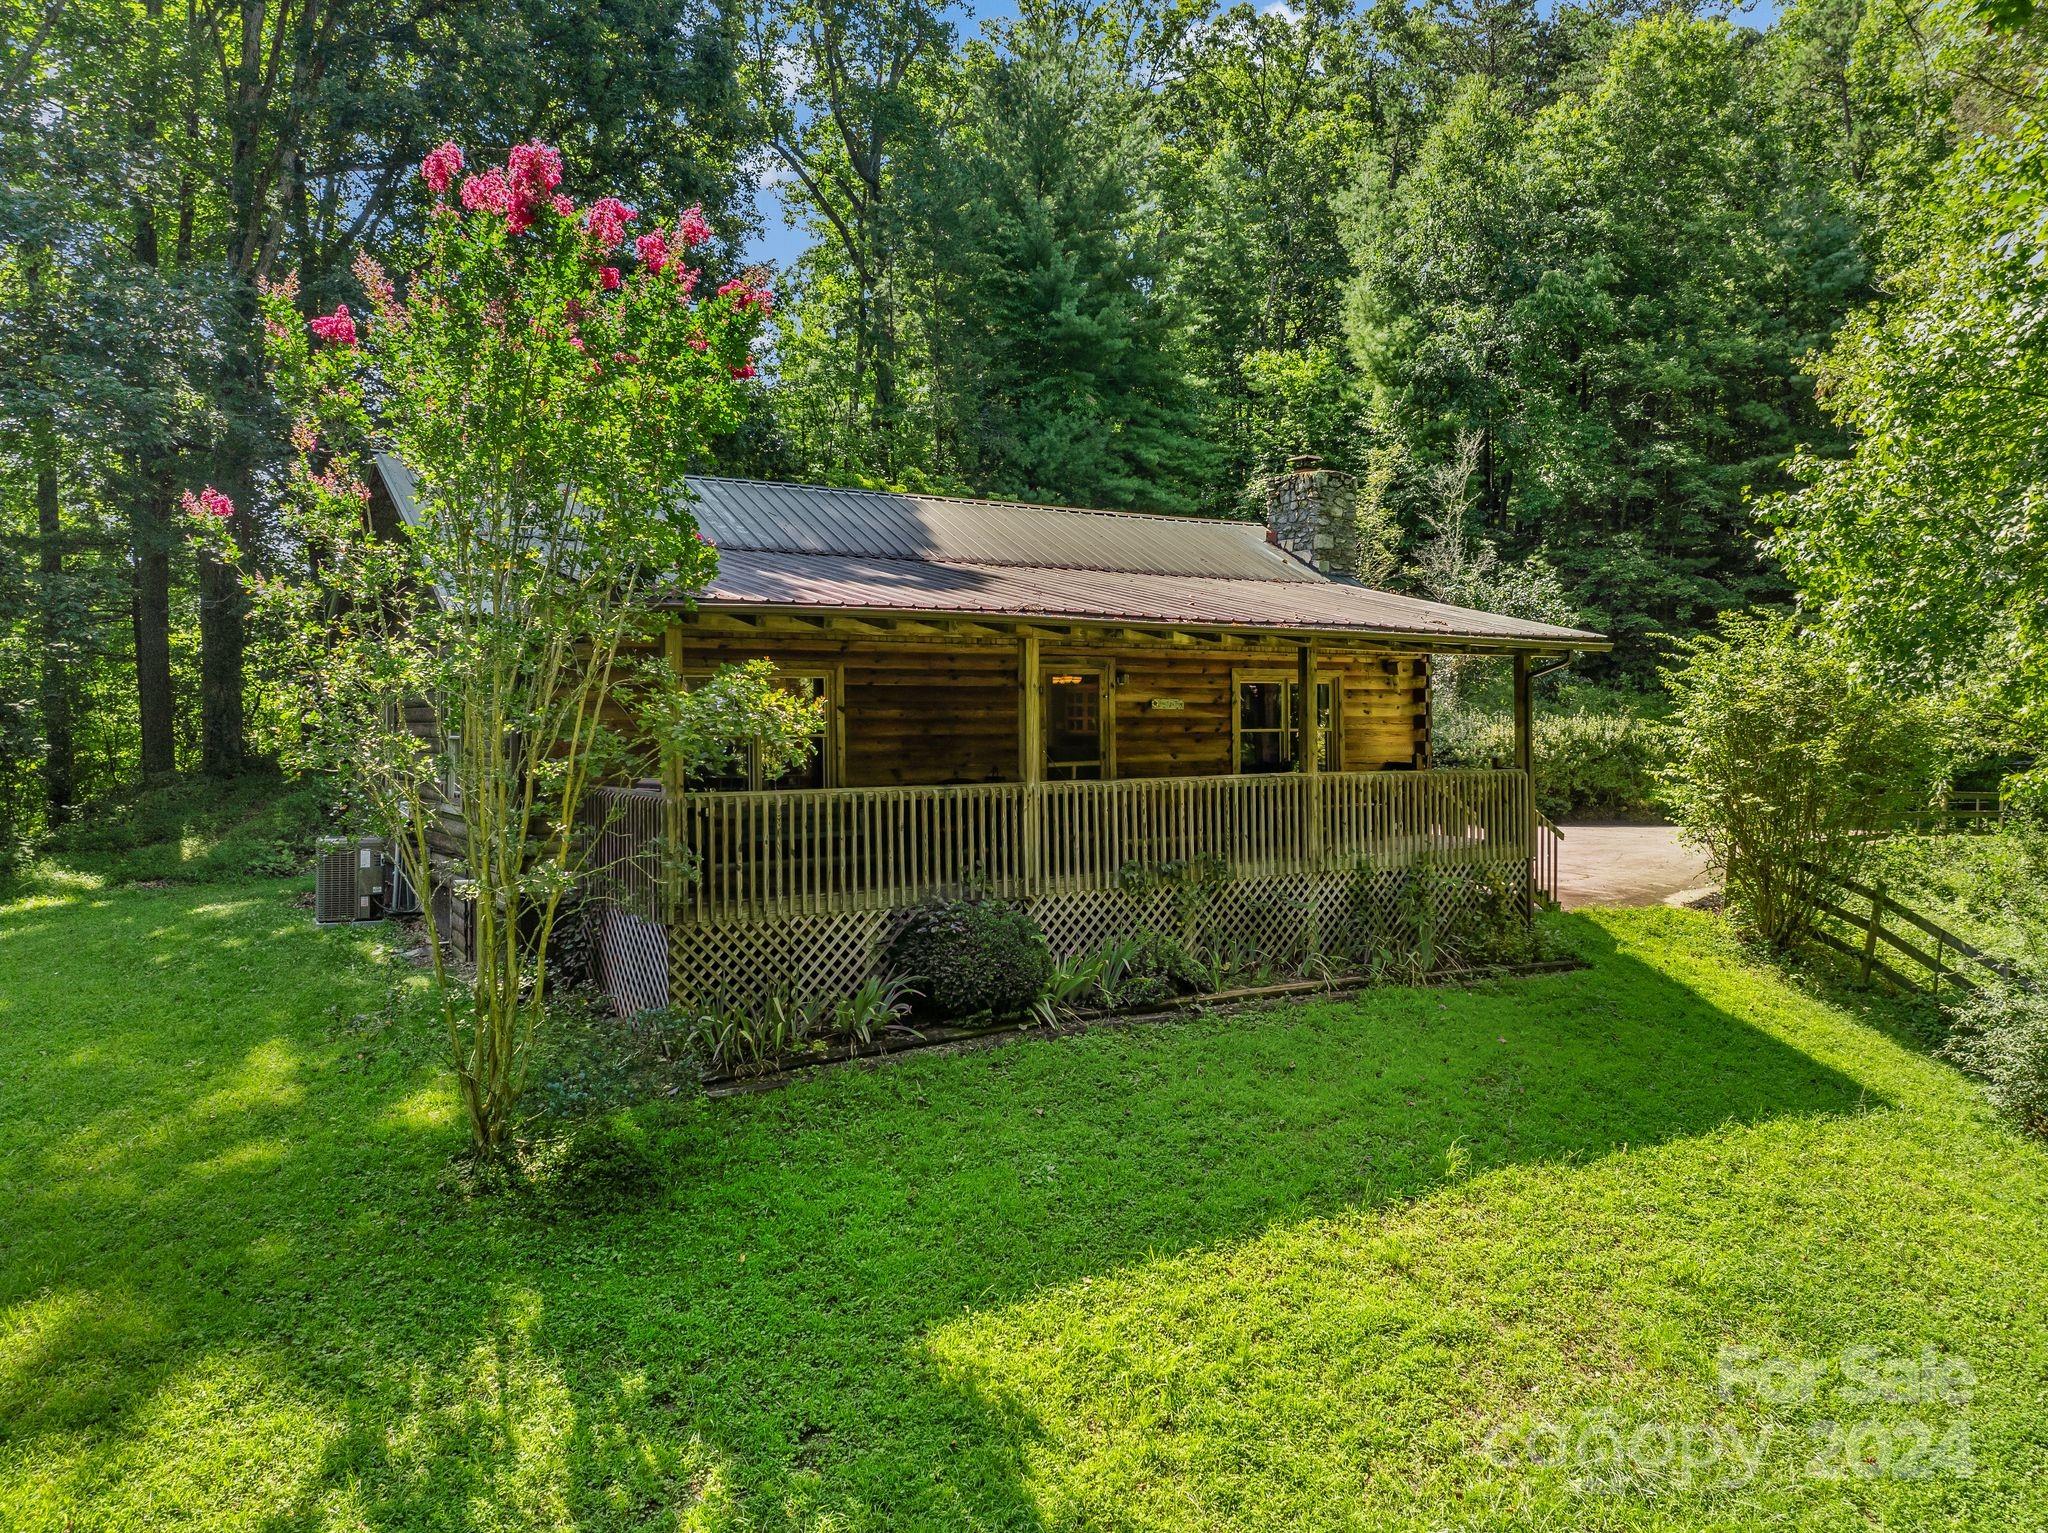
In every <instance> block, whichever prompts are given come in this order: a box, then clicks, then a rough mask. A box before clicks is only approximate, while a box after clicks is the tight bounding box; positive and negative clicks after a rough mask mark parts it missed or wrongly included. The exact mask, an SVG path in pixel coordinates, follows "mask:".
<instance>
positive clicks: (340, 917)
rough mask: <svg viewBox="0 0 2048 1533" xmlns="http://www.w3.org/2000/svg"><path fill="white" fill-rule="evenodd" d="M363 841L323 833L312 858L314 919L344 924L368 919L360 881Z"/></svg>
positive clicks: (325, 923) (327, 924)
mask: <svg viewBox="0 0 2048 1533" xmlns="http://www.w3.org/2000/svg"><path fill="white" fill-rule="evenodd" d="M361 851H362V844H361V842H360V841H359V840H357V839H356V838H355V837H353V836H322V837H321V838H320V840H319V842H318V844H317V846H316V847H315V854H316V855H315V857H314V862H313V919H314V920H315V921H317V922H319V923H320V924H321V925H322V926H341V925H345V924H347V923H348V922H350V921H360V920H365V919H367V917H366V915H365V914H364V913H363V911H362V907H361V905H360V903H359V901H360V892H359V891H360V885H359V883H358V873H359V871H360V870H359V868H358V866H357V864H358V862H359V860H360V854H361Z"/></svg>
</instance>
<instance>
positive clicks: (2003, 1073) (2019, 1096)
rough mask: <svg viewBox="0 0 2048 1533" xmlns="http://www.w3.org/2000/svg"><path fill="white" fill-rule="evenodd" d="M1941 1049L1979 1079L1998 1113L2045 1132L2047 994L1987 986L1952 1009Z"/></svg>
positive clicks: (2047, 1116) (2047, 1110)
mask: <svg viewBox="0 0 2048 1533" xmlns="http://www.w3.org/2000/svg"><path fill="white" fill-rule="evenodd" d="M1952 1027H1953V1031H1952V1032H1951V1034H1950V1036H1949V1040H1948V1042H1947V1043H1945V1044H1944V1045H1943V1046H1942V1050H1941V1052H1942V1053H1943V1055H1945V1056H1946V1057H1947V1058H1949V1059H1951V1060H1953V1061H1954V1062H1955V1063H1956V1064H1958V1065H1960V1066H1962V1068H1963V1069H1965V1070H1967V1071H1968V1072H1969V1073H1970V1074H1972V1075H1974V1076H1976V1077H1978V1078H1979V1079H1980V1080H1982V1081H1983V1083H1984V1094H1985V1095H1986V1096H1988V1097H1989V1098H1990V1099H1991V1105H1992V1106H1993V1107H1995V1108H1997V1109H1998V1111H1999V1113H2000V1115H2001V1116H2003V1117H2005V1118H2007V1119H2009V1120H2011V1121H2012V1122H2014V1123H2016V1124H2018V1125H2019V1126H2020V1127H2021V1128H2023V1129H2025V1130H2026V1131H2027V1132H2028V1133H2031V1134H2039V1135H2042V1136H2044V1137H2048V994H2042V993H2040V992H2030V991H2026V990H2022V989H2021V988H2019V987H2018V986H2017V985H2011V984H2003V985H1994V986H1990V987H1987V988H1986V989H1983V990H1980V991H1979V992H1978V993H1977V994H1975V995H1973V996H1971V997H1969V998H1968V999H1967V1000H1965V1001H1964V1002H1963V1003H1962V1004H1961V1005H1960V1006H1958V1007H1957V1008H1956V1009H1955V1012H1954V1015H1953V1023H1952Z"/></svg>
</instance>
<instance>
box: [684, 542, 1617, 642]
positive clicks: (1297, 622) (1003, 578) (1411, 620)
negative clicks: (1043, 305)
mask: <svg viewBox="0 0 2048 1533" xmlns="http://www.w3.org/2000/svg"><path fill="white" fill-rule="evenodd" d="M698 600H699V601H701V602H702V603H704V604H705V605H707V606H740V607H790V608H797V609H811V610H841V611H864V612H906V613H908V612H926V613H946V614H950V615H958V616H976V615H979V616H988V617H1048V618H1072V619H1077V620H1100V621H1112V622H1131V623H1154V624H1170V625H1184V626H1193V627H1203V626H1212V625H1213V626H1217V627H1230V628H1274V629H1287V630H1315V629H1325V630H1330V631H1341V632H1356V633H1387V634H1401V635H1407V636H1416V637H1424V638H1429V637H1436V638H1445V639H1484V640H1497V641H1501V642H1505V643H1521V644H1544V645H1553V646H1556V647H1560V648H1580V647H1584V646H1587V645H1603V644H1604V643H1605V642H1606V641H1605V640H1604V639H1602V638H1601V637H1600V636H1599V635H1598V634H1593V633H1588V632H1585V631H1583V630H1581V629H1575V628H1561V627H1557V626H1555V625H1553V624H1549V623H1533V622H1528V621H1525V620H1523V619H1520V618H1511V617H1501V616H1498V615H1496V614H1493V613H1486V612H1475V611H1471V610H1468V609H1466V608H1463V607H1450V606H1445V605H1443V604H1442V603H1440V602H1430V601H1423V600H1421V599H1419V598H1417V597H1412V596H1398V595H1395V594H1394V593H1392V592H1388V591H1375V590H1372V589H1370V588H1368V587H1366V586H1360V585H1354V584H1350V583H1347V582H1342V581H1314V582H1307V583H1286V584H1282V583H1278V582H1273V581H1263V580H1225V579H1214V578H1201V577H1183V576H1157V575H1144V574H1123V573H1113V572H1104V571H1094V570H1064V569H1051V568H1043V567H1040V568H1032V567H1020V566H1002V567H997V566H988V565H966V564H936V563H930V562H926V561H916V560H884V559H850V558H845V557H843V556H837V555H833V556H825V557H820V556H816V555H807V554H780V553H761V552H757V551H752V550H744V549H727V550H722V551H721V553H720V556H719V573H718V577H717V579H716V580H714V581H713V582H712V584H711V585H710V586H709V587H708V588H707V589H706V590H705V591H703V592H702V593H701V594H700V595H699V597H698Z"/></svg>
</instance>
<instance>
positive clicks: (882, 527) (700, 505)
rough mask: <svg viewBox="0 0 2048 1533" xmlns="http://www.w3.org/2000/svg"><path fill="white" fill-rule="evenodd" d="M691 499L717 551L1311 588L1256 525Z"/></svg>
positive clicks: (771, 494) (802, 488) (999, 508)
mask: <svg viewBox="0 0 2048 1533" xmlns="http://www.w3.org/2000/svg"><path fill="white" fill-rule="evenodd" d="M690 489H691V490H692V491H693V492H694V493H695V496H696V499H695V500H694V501H693V502H692V504H691V506H690V512H691V514H692V515H693V516H695V517H696V518H697V525H698V527H699V528H701V529H702V530H703V533H704V536H705V537H707V538H709V539H710V540H711V541H712V542H713V543H715V544H717V545H718V547H720V548H746V549H754V550H757V551H759V552H762V553H781V554H852V555H856V556H859V557H863V558H869V559H910V560H916V561H919V562H923V563H938V564H1000V565H1021V566H1026V567H1029V568H1032V569H1054V570H1117V571H1120V572H1122V573H1124V574H1130V575H1206V576H1213V577H1216V578H1218V579H1226V580H1282V581H1290V582H1294V583H1296V584H1307V583H1310V582H1313V581H1315V580H1316V579H1318V578H1319V577H1318V576H1317V574H1316V572H1315V571H1314V570H1312V569H1309V568H1308V567H1307V566H1306V565H1303V564H1301V563H1300V562H1299V561H1297V560H1295V559H1293V558H1291V557H1290V556H1289V555H1287V554H1286V553H1283V552H1282V551H1281V550H1280V549H1278V548H1275V547H1274V546H1273V545H1272V544H1270V543H1268V542H1267V541H1266V529H1265V528H1264V526H1262V525H1260V524H1259V523H1257V522H1225V521H1214V520H1209V519H1206V518H1201V517H1192V516H1148V515H1144V514H1142V513H1138V512H1130V511H1084V510H1074V509H1068V508H1066V507H1061V506H1033V505H1025V504H1023V503H1022V502H1019V501H1010V500H956V499H950V498H947V497H945V496H938V495H896V494H891V493H888V492H885V491H880V490H841V489H829V488H826V487H824V486H822V485H799V484H768V483H764V482H762V481H759V480H754V479H714V478H710V477H701V478H700V477H693V478H692V479H691V480H690Z"/></svg>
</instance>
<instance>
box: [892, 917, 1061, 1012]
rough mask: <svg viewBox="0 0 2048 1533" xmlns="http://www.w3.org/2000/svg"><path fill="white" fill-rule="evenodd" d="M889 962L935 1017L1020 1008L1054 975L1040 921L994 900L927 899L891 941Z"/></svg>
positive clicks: (1033, 998)
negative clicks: (913, 987)
mask: <svg viewBox="0 0 2048 1533" xmlns="http://www.w3.org/2000/svg"><path fill="white" fill-rule="evenodd" d="M884 963H885V964H886V966H887V968H888V970H889V971H890V972H891V973H893V974H898V975H902V976H905V977H907V978H908V979H909V980H910V982H911V983H912V984H913V985H915V986H916V987H917V990H918V993H919V995H920V996H921V997H922V1000H921V1001H920V1002H919V1005H918V1010H919V1011H921V1012H925V1013H928V1014H930V1015H932V1016H938V1017H972V1016H978V1015H980V1014H981V1013H983V1012H992V1013H994V1014H995V1015H996V1016H999V1017H1007V1016H1014V1015H1015V1014H1016V1013H1018V1012H1021V1011H1023V1010H1024V1009H1025V1008H1026V1007H1028V1006H1029V1005H1030V1004H1031V1003H1032V1002H1033V1001H1035V1000H1037V999H1038V997H1039V996H1040V995H1041V994H1042V993H1043V992H1044V990H1045V984H1046V981H1047V980H1048V979H1049V978H1051V976H1052V951H1051V949H1049V948H1048V947H1047V946H1046V945H1045V933H1044V932H1042V931H1040V930H1039V927H1038V923H1037V922H1036V921H1034V920H1032V919H1031V917H1030V916H1028V915H1026V914H1025V913H1024V912H1023V911H1021V910H1019V909H1018V908H1017V907H1016V906H1014V905H1005V904H1002V903H1001V902H1000V901H996V900H927V901H926V902H925V903H924V904H922V905H919V906H918V907H917V908H916V909H915V910H913V911H911V913H910V917H909V919H908V920H907V921H905V922H904V924H903V927H902V929H901V930H900V931H898V932H897V933H896V936H895V938H894V939H893V940H892V941H891V942H890V944H889V949H888V952H887V954H886V955H885V957H884Z"/></svg>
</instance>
